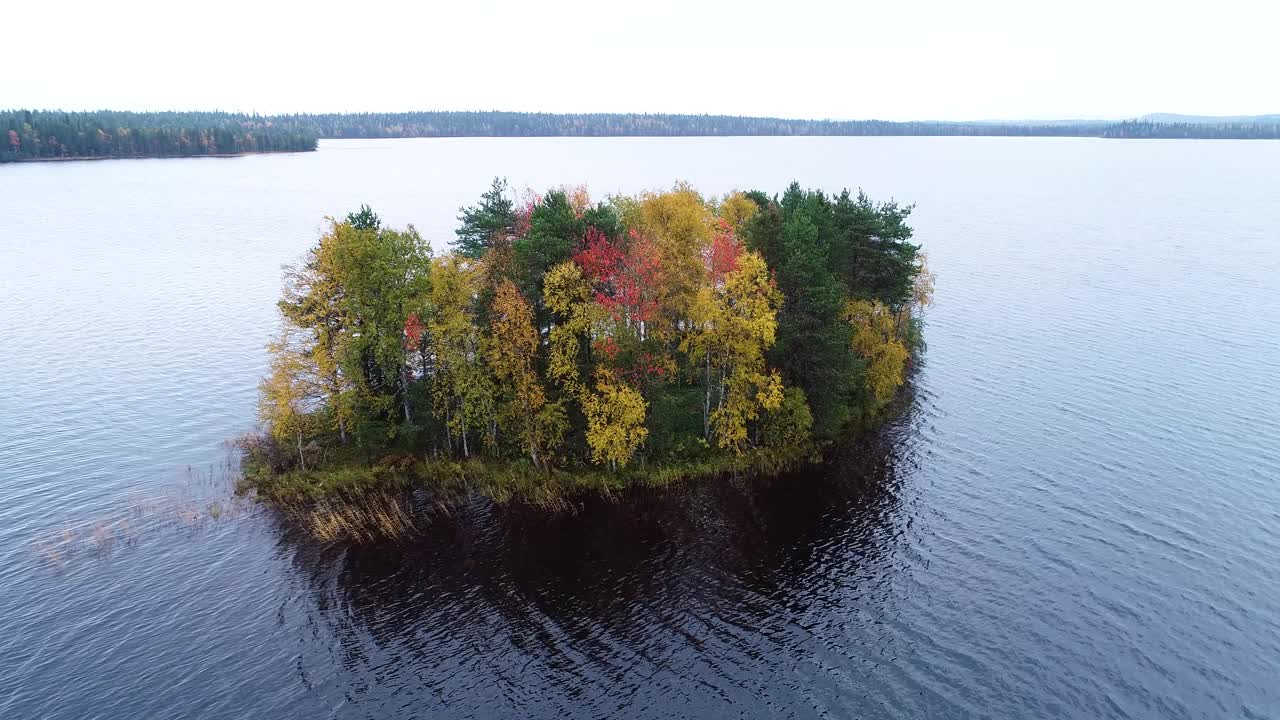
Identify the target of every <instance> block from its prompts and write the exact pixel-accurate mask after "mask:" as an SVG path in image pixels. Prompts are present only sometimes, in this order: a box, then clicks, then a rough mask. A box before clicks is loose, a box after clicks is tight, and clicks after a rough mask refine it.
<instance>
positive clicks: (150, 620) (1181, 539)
mask: <svg viewBox="0 0 1280 720" xmlns="http://www.w3.org/2000/svg"><path fill="white" fill-rule="evenodd" d="M495 175H505V176H506V177H507V178H508V179H509V180H510V181H511V183H512V184H513V185H515V186H518V187H523V186H526V185H527V186H531V187H533V188H535V189H539V190H541V189H545V188H546V187H548V186H551V185H560V184H570V185H577V184H580V183H585V184H587V185H588V186H589V187H590V188H591V190H592V191H593V193H595V194H596V196H598V197H599V196H603V195H604V194H606V193H611V192H635V191H638V190H642V189H651V188H663V187H669V186H670V185H671V184H672V182H673V181H675V180H676V179H683V180H688V181H689V182H691V183H692V184H693V185H694V186H695V187H697V188H699V189H700V190H702V191H704V192H711V193H723V192H727V191H730V190H733V189H736V188H742V189H750V188H757V187H758V188H761V189H765V190H769V191H771V192H773V191H777V192H781V191H782V190H783V189H785V187H786V185H787V183H789V182H790V181H791V180H792V179H796V180H799V181H800V182H801V184H803V185H806V186H816V187H822V188H826V189H829V190H833V191H835V190H839V189H840V188H841V187H845V186H848V187H851V188H857V187H862V188H864V189H865V190H866V191H867V192H868V194H870V195H871V196H872V197H874V198H877V199H888V198H891V197H892V198H896V199H898V200H899V201H903V202H908V203H916V205H917V210H916V212H915V213H914V215H913V222H912V224H913V226H914V227H915V228H916V239H917V240H918V241H919V242H922V243H923V244H924V245H925V247H926V250H927V252H928V254H929V258H930V265H931V266H932V268H933V269H934V271H935V272H936V273H937V276H938V285H937V302H936V305H935V306H934V307H933V308H932V309H931V310H930V311H929V313H928V315H927V327H926V331H925V336H926V339H927V341H928V345H929V347H928V352H927V354H926V356H925V361H924V364H923V366H922V367H921V368H920V369H919V371H918V373H917V374H916V377H915V379H914V382H913V385H912V392H911V395H910V398H909V401H908V402H907V403H906V404H907V405H908V407H907V408H906V409H905V410H904V411H903V413H902V414H901V416H900V417H898V418H897V419H896V420H895V421H893V422H892V423H890V424H889V425H888V426H887V427H886V428H885V429H884V430H883V431H882V432H879V433H876V434H874V435H871V436H868V437H863V438H859V439H858V440H857V441H856V442H853V443H851V444H850V446H849V447H848V448H845V449H844V450H843V451H842V452H840V453H838V454H837V455H836V456H835V457H834V458H833V459H832V461H831V462H830V464H829V465H828V466H827V467H824V468H821V469H813V470H808V471H805V472H799V473H795V474H792V475H788V476H785V477H781V478H777V479H774V480H768V481H752V482H725V483H718V484H711V485H698V486H695V487H691V488H687V489H682V490H671V491H667V492H652V493H646V494H642V495H637V496H636V497H633V498H630V499H628V500H627V501H626V502H624V503H621V504H608V503H603V502H597V501H587V502H585V503H584V505H583V507H582V508H581V511H580V512H577V513H573V514H563V515H546V514H543V513H540V512H535V511H530V510H522V509H520V508H517V507H509V508H494V507H492V506H490V505H489V504H487V503H484V502H479V501H477V502H475V503H473V504H471V505H469V506H467V507H465V508H462V509H460V510H459V511H457V512H455V513H453V514H452V515H450V516H449V517H445V518H440V519H439V520H438V521H437V522H435V523H434V524H432V525H431V526H430V528H429V529H428V530H427V531H426V532H424V533H423V534H422V536H421V537H419V538H416V539H415V540H414V541H413V542H411V543H407V544H404V545H400V546H394V545H376V546H368V547H343V546H330V547H320V546H316V545H315V544H313V543H310V542H308V541H307V540H306V539H305V538H302V537H300V536H298V535H297V534H296V533H294V532H293V531H291V530H290V529H289V528H287V527H285V526H284V525H282V524H281V523H280V522H279V521H278V520H277V519H276V518H274V517H273V516H271V515H270V514H269V513H266V512H263V511H261V510H259V509H256V508H254V507H253V506H251V505H248V504H246V503H243V502H236V501H234V500H232V499H230V496H229V494H228V484H229V482H230V478H231V473H230V469H229V467H228V463H229V462H230V455H229V452H228V450H227V447H226V446H225V444H224V442H225V441H226V440H228V439H229V438H233V437H234V436H236V435H237V434H239V433H242V432H245V431H247V430H250V429H252V428H253V427H254V421H255V396H256V385H257V382H258V380H259V378H260V376H261V375H262V373H263V371H264V369H265V366H266V353H265V350H264V345H265V343H266V342H267V341H268V339H270V338H271V336H272V334H273V332H274V329H275V327H276V323H277V318H276V314H275V308H274V301H275V300H276V298H277V296H278V292H279V288H280V279H281V272H280V267H281V265H282V264H283V263H287V262H292V261H294V260H296V259H298V258H299V257H300V256H301V255H302V253H303V252H304V251H305V250H306V249H307V248H308V247H309V246H310V245H311V243H312V242H313V241H314V240H315V239H316V237H317V236H318V234H319V232H320V228H321V225H322V223H323V217H324V216H325V215H326V214H329V215H343V214H345V213H346V212H348V211H349V210H353V209H355V208H356V207H357V206H358V205H359V204H361V203H368V204H370V205H372V206H373V208H374V209H375V210H376V211H377V212H378V213H380V214H381V215H382V217H383V219H384V221H386V222H389V223H391V224H393V225H402V224H405V223H410V222H412V223H415V224H416V226H417V227H418V228H419V230H421V231H422V232H423V234H424V235H425V236H426V237H428V238H429V239H431V241H432V243H433V245H434V246H435V247H436V248H437V249H443V248H444V247H445V245H446V243H447V242H448V240H449V239H450V238H451V237H452V230H453V227H454V225H455V217H456V215H457V210H458V207H459V206H460V205H462V204H469V203H471V202H474V200H475V199H476V198H477V197H478V196H479V194H480V193H481V192H483V191H484V190H485V189H486V188H487V187H488V183H489V180H490V179H491V178H492V177H493V176H495ZM1278 337H1280V143H1266V142H1261V141H1258V142H1248V141H1117V140H1099V139H1087V138H1072V139H1049V138H711V139H708V138H696V139H695V138H688V139H641V138H632V139H449V140H378V141H326V142H322V143H321V145H320V150H319V151H318V152H315V153H303V154H292V155H263V156H247V157H240V158H226V159H210V158H205V159H169V160H113V161H100V162H72V163H45V164H24V165H16V166H4V167H0V499H2V502H0V620H2V621H3V625H2V627H3V630H2V632H0V717H3V718H14V719H15V720H17V719H29V720H35V719H40V718H57V719H64V718H65V719H67V720H72V719H74V720H85V719H88V718H178V717H192V718H196V717H198V718H268V717H269V718H308V719H309V718H327V717H334V718H441V717H457V718H506V717H546V718H561V717H582V718H588V717H591V718H594V717H604V716H618V717H623V716H625V717H637V718H671V717H716V718H720V717H748V718H775V717H776V718H787V717H793V718H815V717H831V718H891V717H945V718H958V717H974V718H1153V717H1160V718H1225V717H1232V718H1274V717H1280V380H1277V376H1278V375H1280V339H1278Z"/></svg>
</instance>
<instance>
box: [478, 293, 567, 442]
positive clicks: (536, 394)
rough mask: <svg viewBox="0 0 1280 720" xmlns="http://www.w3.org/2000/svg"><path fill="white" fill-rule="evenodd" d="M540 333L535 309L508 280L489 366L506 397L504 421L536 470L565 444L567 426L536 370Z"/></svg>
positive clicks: (496, 312)
mask: <svg viewBox="0 0 1280 720" xmlns="http://www.w3.org/2000/svg"><path fill="white" fill-rule="evenodd" d="M538 345H539V339H538V330H537V328H535V327H534V324H533V309H532V308H530V307H529V303H528V302H526V301H525V299H524V297H523V296H522V295H521V294H520V291H519V290H518V289H517V288H516V286H515V283H513V282H511V281H510V280H503V281H501V282H500V283H498V287H497V289H496V291H495V292H494V296H493V309H492V321H491V324H490V342H489V345H488V349H489V365H490V367H491V368H492V369H493V373H494V375H495V376H496V377H497V379H498V382H499V383H500V384H501V387H500V390H501V391H502V394H503V395H504V396H505V398H506V400H505V403H504V407H503V411H502V415H503V417H504V418H505V419H506V420H507V422H508V423H509V425H510V426H511V427H512V429H513V430H514V431H515V433H516V435H517V436H518V437H519V438H520V439H521V441H522V444H523V445H524V447H525V448H526V449H527V450H528V452H529V458H530V459H531V460H532V461H533V464H534V466H535V467H541V466H542V465H543V461H544V460H545V459H546V457H547V455H548V454H549V453H550V452H552V451H554V450H555V448H556V447H557V446H558V445H559V444H560V440H561V437H562V436H563V432H564V428H565V426H566V425H567V420H566V418H565V415H564V412H563V410H562V409H561V408H560V407H559V405H557V404H555V403H548V402H547V396H546V391H545V390H544V388H543V387H542V381H541V380H540V379H539V378H538V373H537V371H536V370H535V369H534V361H535V359H536V358H537V355H538Z"/></svg>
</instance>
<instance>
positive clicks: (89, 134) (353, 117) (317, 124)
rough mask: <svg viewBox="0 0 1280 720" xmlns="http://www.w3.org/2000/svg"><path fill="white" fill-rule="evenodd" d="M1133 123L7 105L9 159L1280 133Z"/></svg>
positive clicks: (2, 153) (1263, 127)
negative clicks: (592, 143) (383, 142)
mask: <svg viewBox="0 0 1280 720" xmlns="http://www.w3.org/2000/svg"><path fill="white" fill-rule="evenodd" d="M1154 117H1155V118H1156V119H1154V120H1152V119H1137V120H1129V121H1124V122H1110V121H1100V120H1073V121H1063V122H1040V123H1030V122H996V121H992V122H926V121H911V122H891V121H885V120H803V119H785V118H770V117H737V116H731V115H673V114H662V113H655V114H648V113H525V112H500V111H477V112H466V111H431V112H403V113H331V114H310V115H308V114H294V115H258V114H244V113H226V112H152V113H134V112H115V111H105V110H104V111H92V112H63V111H58V110H53V111H50V110H9V111H0V163H3V162H23V161H35V160H79V159H96V158H128V157H192V156H200V155H210V156H216V155H237V154H243V153H261V152H305V151H310V150H315V149H316V142H317V140H318V139H321V138H439V137H724V136H781V137H789V136H887V135H896V136H905V135H910V136H938V135H965V136H1002V137H1008V136H1029V137H1031V136H1034V137H1102V138H1209V139H1228V138H1231V139H1276V138H1280V117H1277V116H1257V117H1254V118H1192V117H1182V116H1154Z"/></svg>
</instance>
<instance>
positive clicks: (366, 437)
mask: <svg viewBox="0 0 1280 720" xmlns="http://www.w3.org/2000/svg"><path fill="white" fill-rule="evenodd" d="M908 210H909V209H904V208H899V207H898V206H896V205H893V204H887V205H875V204H873V203H870V201H867V200H866V199H865V198H863V197H861V196H859V197H858V198H857V199H856V200H855V199H854V198H853V196H851V195H849V194H848V193H847V192H846V193H845V194H844V195H841V196H833V197H828V196H826V195H823V194H822V193H817V192H805V191H801V190H799V189H798V186H794V185H793V186H792V188H791V189H789V190H788V191H787V193H786V194H785V195H783V196H782V197H781V198H779V197H777V196H775V197H772V198H771V197H769V196H766V195H764V194H763V193H758V192H753V193H733V194H730V195H728V196H725V197H723V198H707V197H704V196H703V195H701V194H700V193H698V192H697V191H695V190H694V189H692V188H691V187H689V186H687V185H683V184H680V185H676V186H675V187H674V188H673V189H672V190H670V191H665V192H647V193H641V194H639V195H635V196H619V197H609V198H606V199H605V200H603V201H596V200H593V199H592V198H591V197H590V195H589V194H588V193H587V191H586V189H585V188H583V187H576V188H572V189H567V190H565V189H556V190H551V191H549V192H547V193H545V194H543V195H535V194H533V193H531V192H526V193H525V194H524V195H523V196H520V197H518V196H517V195H516V194H514V193H512V192H511V190H510V188H508V187H507V186H506V184H505V182H503V181H501V180H495V181H494V184H493V186H492V187H491V188H490V189H489V190H488V191H487V192H486V193H485V194H484V195H483V196H482V197H481V200H480V202H479V203H478V204H476V205H474V206H470V207H466V208H463V209H462V213H461V215H460V216H459V219H460V221H461V226H460V228H459V229H458V232H457V236H458V239H457V241H456V242H455V243H454V251H453V252H447V253H435V252H433V249H432V248H431V247H430V246H429V245H428V243H427V242H426V241H424V240H423V239H422V238H421V237H420V236H419V235H418V233H417V232H416V231H415V230H414V229H413V228H412V227H410V228H408V229H406V230H393V229H390V228H385V227H383V226H382V224H381V221H380V220H379V218H378V217H377V215H375V214H374V213H373V212H372V211H371V210H369V209H368V208H363V209H362V210H361V211H360V212H359V213H353V214H352V215H350V216H348V217H347V218H346V219H345V220H342V221H338V220H333V221H331V223H330V226H329V229H328V231H327V232H326V233H325V234H324V235H323V237H321V239H320V241H319V243H318V244H317V245H316V247H315V248H313V250H312V251H311V252H310V253H309V254H308V256H307V258H306V259H305V261H304V262H303V263H302V264H300V265H299V266H297V267H294V268H291V269H290V270H289V272H288V273H287V274H286V287H285V292H284V296H283V299H282V300H281V302H280V308H281V311H282V313H283V315H284V320H285V323H284V329H283V332H282V334H281V337H280V339H279V340H278V341H277V342H275V343H273V344H272V346H271V348H270V351H271V354H272V358H273V361H272V367H271V374H270V376H269V377H268V378H267V379H266V380H264V382H263V385H262V394H261V417H262V419H263V421H264V422H265V423H266V425H267V429H268V432H269V433H270V436H271V437H272V438H274V441H275V442H276V443H278V444H279V445H280V446H281V447H282V448H286V449H287V451H286V452H282V453H280V455H281V457H292V458H294V460H292V461H286V463H292V466H293V467H294V468H295V469H297V470H300V471H310V470H314V467H315V466H316V465H317V464H321V463H323V462H325V460H324V458H352V457H363V458H366V459H368V458H376V457H378V456H380V455H392V456H395V455H397V454H399V455H404V454H407V455H410V456H417V457H424V456H425V457H434V458H468V457H483V458H488V459H490V460H494V461H502V462H509V463H525V464H526V465H527V466H528V467H531V468H534V469H536V470H537V471H541V472H551V471H555V470H571V469H573V468H575V467H591V466H596V467H599V468H602V469H605V470H608V471H611V472H614V471H621V470H622V469H623V468H634V467H636V466H638V465H639V466H645V467H650V466H662V465H664V464H669V463H680V462H687V461H691V460H692V459H697V458H701V457H725V458H734V457H739V456H742V455H743V454H745V453H749V452H757V451H764V450H767V449H769V448H796V447H802V446H808V445H812V444H813V443H814V442H815V441H825V440H829V439H830V438H831V437H833V436H834V435H835V433H837V432H839V431H841V430H842V429H843V428H846V427H848V426H850V424H851V423H852V421H853V420H855V419H858V418H868V417H873V416H875V415H876V414H877V413H879V412H881V409H882V408H883V407H885V406H886V405H887V404H888V403H889V401H890V400H891V399H892V398H893V397H894V395H895V393H896V391H897V389H898V387H899V386H901V385H902V384H903V382H904V380H905V377H906V371H907V368H908V365H909V362H910V355H911V349H912V348H913V347H914V346H915V345H916V344H917V339H918V329H919V323H918V312H917V313H916V314H913V311H918V310H919V308H920V307H922V306H923V305H924V304H926V303H927V302H928V300H929V299H930V298H931V297H932V292H933V276H932V274H931V273H929V272H928V271H927V269H924V268H923V256H922V255H921V256H918V257H917V253H916V250H917V248H916V246H914V245H911V244H910V243H909V242H907V239H908V238H909V237H910V229H909V228H907V227H906V226H905V224H904V223H903V222H902V220H903V218H905V217H906V212H907V211H908ZM439 247H440V246H439V245H437V246H436V249H439ZM824 373H825V374H824ZM308 448H311V450H310V451H309V450H308Z"/></svg>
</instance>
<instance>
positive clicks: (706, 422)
mask: <svg viewBox="0 0 1280 720" xmlns="http://www.w3.org/2000/svg"><path fill="white" fill-rule="evenodd" d="M702 439H703V440H706V441H708V442H710V441H711V353H707V392H706V395H705V396H704V397H703V399H702Z"/></svg>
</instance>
